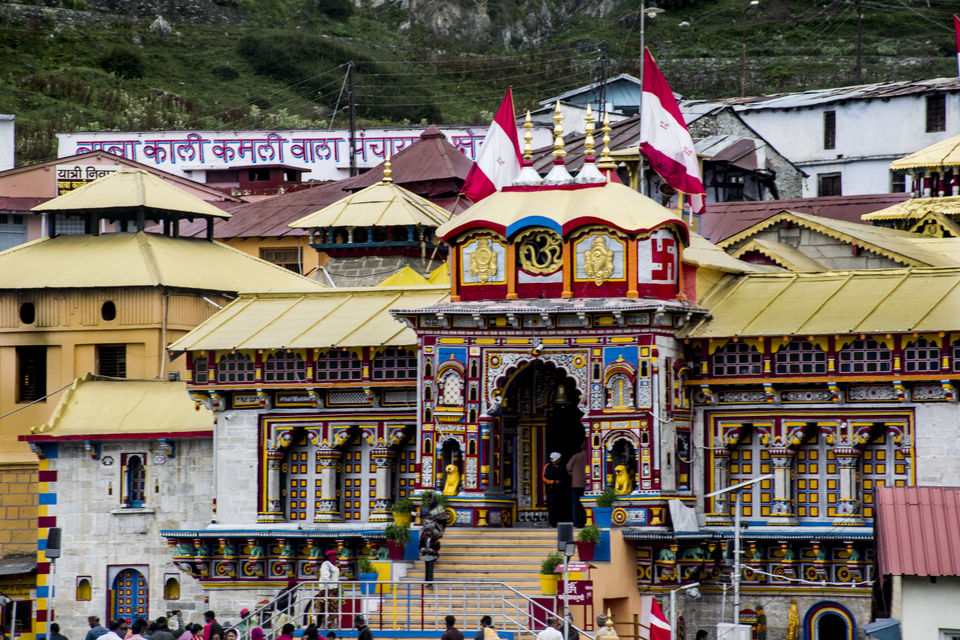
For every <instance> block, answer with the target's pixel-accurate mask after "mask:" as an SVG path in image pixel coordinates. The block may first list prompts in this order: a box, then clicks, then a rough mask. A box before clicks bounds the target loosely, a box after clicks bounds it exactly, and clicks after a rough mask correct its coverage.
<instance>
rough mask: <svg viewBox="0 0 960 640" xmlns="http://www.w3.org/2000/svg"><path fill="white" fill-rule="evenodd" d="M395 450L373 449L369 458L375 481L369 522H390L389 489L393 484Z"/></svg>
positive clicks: (391, 518) (391, 517) (391, 516)
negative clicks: (371, 461)
mask: <svg viewBox="0 0 960 640" xmlns="http://www.w3.org/2000/svg"><path fill="white" fill-rule="evenodd" d="M396 457H397V452H396V451H393V450H392V449H373V450H371V451H370V459H371V460H373V469H374V478H375V479H376V481H377V487H376V491H375V493H374V499H373V506H372V507H371V509H370V518H369V520H370V522H392V521H393V514H391V513H390V502H391V500H390V495H391V491H390V489H391V488H392V486H393V477H392V476H393V473H392V472H393V465H394V464H395V459H396Z"/></svg>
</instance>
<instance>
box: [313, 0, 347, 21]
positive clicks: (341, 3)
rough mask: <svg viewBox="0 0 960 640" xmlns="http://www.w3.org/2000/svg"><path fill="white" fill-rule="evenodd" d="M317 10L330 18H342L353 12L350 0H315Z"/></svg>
mask: <svg viewBox="0 0 960 640" xmlns="http://www.w3.org/2000/svg"><path fill="white" fill-rule="evenodd" d="M317 10H319V11H320V13H322V14H323V15H325V16H327V17H328V18H330V19H331V20H343V19H345V18H349V17H350V16H351V15H352V14H353V3H352V2H350V0H317Z"/></svg>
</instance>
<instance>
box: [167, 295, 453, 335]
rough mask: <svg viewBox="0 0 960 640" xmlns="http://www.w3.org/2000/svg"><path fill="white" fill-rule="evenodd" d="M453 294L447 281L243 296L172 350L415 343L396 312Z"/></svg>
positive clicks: (411, 333) (438, 300)
mask: <svg viewBox="0 0 960 640" xmlns="http://www.w3.org/2000/svg"><path fill="white" fill-rule="evenodd" d="M449 296H450V287H449V286H442V285H441V286H425V287H370V288H356V289H329V290H326V291H315V292H311V293H305V294H294V293H271V294H260V293H249V294H241V295H240V296H239V297H238V298H237V299H236V300H234V301H233V302H231V303H230V304H229V305H227V306H226V307H224V308H223V309H222V310H221V311H218V312H217V313H216V314H214V315H213V316H212V317H210V318H209V319H207V320H206V321H205V322H204V323H202V324H201V325H200V326H198V327H197V328H195V329H194V330H193V331H191V332H190V333H188V334H187V335H185V336H183V337H182V338H180V339H179V340H177V341H176V342H175V343H173V344H172V345H171V346H170V349H171V350H172V351H194V350H197V349H214V350H216V349H276V348H290V349H297V348H324V347H363V346H385V345H392V346H409V345H414V344H416V343H417V338H416V335H415V334H414V332H413V330H411V329H409V328H408V327H407V325H406V324H404V323H402V322H400V321H398V320H396V319H394V318H393V316H392V315H390V310H391V309H400V308H418V307H426V306H432V305H436V304H439V303H441V302H444V301H446V300H447V299H449Z"/></svg>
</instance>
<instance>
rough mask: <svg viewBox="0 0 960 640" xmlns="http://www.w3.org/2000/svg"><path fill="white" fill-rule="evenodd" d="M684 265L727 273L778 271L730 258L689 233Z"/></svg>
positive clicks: (724, 252)
mask: <svg viewBox="0 0 960 640" xmlns="http://www.w3.org/2000/svg"><path fill="white" fill-rule="evenodd" d="M683 262H684V264H692V265H694V266H697V267H705V268H709V269H716V270H717V271H725V272H727V273H760V272H769V271H779V269H778V268H777V267H773V266H769V265H763V264H752V263H750V262H744V261H743V260H738V259H737V258H735V257H733V256H731V255H730V254H729V253H727V252H726V251H724V250H723V249H721V248H720V247H718V246H717V245H715V244H713V243H712V242H710V241H709V240H707V239H706V238H704V237H703V236H701V235H700V234H699V233H694V232H692V231H691V232H690V246H688V247H687V248H685V249H684V250H683Z"/></svg>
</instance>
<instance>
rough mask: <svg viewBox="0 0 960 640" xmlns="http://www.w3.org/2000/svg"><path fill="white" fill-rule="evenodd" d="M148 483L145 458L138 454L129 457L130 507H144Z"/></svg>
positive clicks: (128, 497)
mask: <svg viewBox="0 0 960 640" xmlns="http://www.w3.org/2000/svg"><path fill="white" fill-rule="evenodd" d="M146 483H147V470H146V469H145V468H144V467H143V459H142V458H141V457H140V456H138V455H133V456H130V457H128V458H127V493H126V496H125V498H126V503H127V506H130V507H142V506H143V501H144V497H145V493H146V491H145V489H146Z"/></svg>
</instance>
